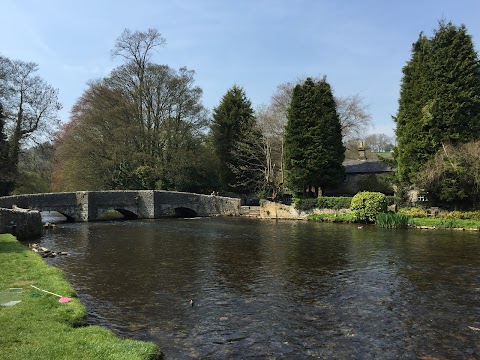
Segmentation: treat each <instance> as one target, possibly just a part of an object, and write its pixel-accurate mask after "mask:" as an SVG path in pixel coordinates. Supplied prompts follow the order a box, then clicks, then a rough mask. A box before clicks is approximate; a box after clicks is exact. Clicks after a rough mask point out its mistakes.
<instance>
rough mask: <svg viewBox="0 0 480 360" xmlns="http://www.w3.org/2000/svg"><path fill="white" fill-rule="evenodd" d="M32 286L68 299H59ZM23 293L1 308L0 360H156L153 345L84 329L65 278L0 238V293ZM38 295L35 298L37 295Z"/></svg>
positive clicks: (83, 312) (13, 241)
mask: <svg viewBox="0 0 480 360" xmlns="http://www.w3.org/2000/svg"><path fill="white" fill-rule="evenodd" d="M30 285H35V286H37V287H39V288H42V289H45V290H48V291H51V292H54V293H57V294H61V295H62V296H67V297H70V298H72V299H73V300H72V302H69V303H64V304H62V303H59V302H58V299H59V298H58V297H55V296H53V295H48V294H45V293H42V292H40V291H38V290H35V289H34V288H32V287H31V286H30ZM9 288H22V289H23V291H22V293H21V295H20V300H22V301H21V302H20V303H18V304H16V305H14V306H0V324H1V326H0V359H2V360H22V359H28V360H35V359H39V360H40V359H41V360H43V359H102V360H103V359H112V360H113V359H119V360H120V359H139V360H140V359H156V358H159V357H160V351H159V349H158V347H157V346H156V345H155V344H153V343H148V342H141V341H134V340H127V339H120V338H118V337H116V336H115V335H114V334H113V333H112V332H110V331H108V330H106V329H103V328H101V327H99V326H82V325H84V322H85V316H86V309H85V307H84V306H83V305H82V304H81V303H80V301H79V300H78V299H77V298H75V292H74V290H73V289H72V287H71V286H70V285H69V284H68V282H67V281H66V280H65V278H64V275H63V273H62V272H61V271H60V270H59V269H57V268H54V267H51V266H48V265H47V264H46V263H45V262H44V261H43V259H42V258H41V257H40V256H38V255H37V254H35V253H33V252H31V251H30V250H28V249H27V248H25V247H24V246H23V245H21V244H20V243H19V242H18V241H17V240H16V239H15V238H14V237H13V236H11V235H8V234H1V235H0V291H2V290H8V289H9ZM38 295H39V296H38Z"/></svg>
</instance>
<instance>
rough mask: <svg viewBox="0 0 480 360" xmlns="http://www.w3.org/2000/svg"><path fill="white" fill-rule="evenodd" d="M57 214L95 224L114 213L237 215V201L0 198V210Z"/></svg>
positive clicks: (85, 194)
mask: <svg viewBox="0 0 480 360" xmlns="http://www.w3.org/2000/svg"><path fill="white" fill-rule="evenodd" d="M14 206H18V207H20V208H24V209H33V210H38V211H57V212H59V213H61V214H63V215H64V216H66V217H67V220H68V221H94V220H96V219H98V218H99V216H100V215H102V214H103V213H104V212H105V211H107V210H111V209H115V210H117V211H119V212H120V213H121V214H122V215H124V217H125V218H126V219H137V218H138V219H156V218H160V217H166V216H175V215H176V216H183V217H193V216H214V215H239V214H240V199H235V198H229V197H223V196H211V195H202V194H194V193H185V192H175V191H161V190H138V191H77V192H64V193H48V194H31V195H14V196H5V197H0V208H12V207H14Z"/></svg>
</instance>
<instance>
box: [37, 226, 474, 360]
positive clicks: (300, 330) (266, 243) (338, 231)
mask: <svg viewBox="0 0 480 360" xmlns="http://www.w3.org/2000/svg"><path fill="white" fill-rule="evenodd" d="M41 242H42V244H43V245H44V246H45V247H47V248H49V249H50V250H54V251H67V252H68V253H69V255H68V256H65V257H58V258H54V259H49V260H48V262H49V263H50V264H52V265H54V266H57V267H59V268H61V269H63V270H64V271H65V273H66V275H67V277H68V279H69V281H70V282H71V284H72V285H73V287H74V288H75V289H76V291H77V292H78V295H79V297H80V299H81V300H82V302H83V303H84V304H85V305H86V307H87V309H88V316H89V323H90V324H99V325H101V326H104V327H106V328H109V329H111V330H113V331H114V332H115V333H117V334H118V335H120V336H123V337H128V338H133V339H140V340H148V341H154V342H156V343H157V344H158V345H159V346H160V347H161V349H162V351H163V352H164V353H165V355H166V358H167V359H190V358H209V359H225V358H242V359H243V358H262V359H263V358H272V359H275V358H278V359H305V358H321V359H326V358H327V359H328V358H330V359H374V358H376V359H399V358H401V359H417V358H422V357H425V358H447V359H470V358H471V359H476V358H480V234H479V233H477V232H474V233H470V232H459V231H441V230H435V231H422V230H413V229H409V230H387V229H381V228H377V227H374V226H364V227H363V228H358V227H357V226H355V225H343V224H342V225H338V224H323V223H316V222H303V221H278V222H276V221H268V220H257V219H246V218H198V219H162V220H137V221H122V222H118V221H117V222H95V223H83V224H61V225H60V226H59V227H58V228H56V229H51V230H49V231H48V232H47V233H46V234H45V235H44V236H43V237H42V239H41ZM190 299H192V300H193V306H191V305H190Z"/></svg>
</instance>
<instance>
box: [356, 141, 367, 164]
mask: <svg viewBox="0 0 480 360" xmlns="http://www.w3.org/2000/svg"><path fill="white" fill-rule="evenodd" d="M358 158H359V159H360V160H367V156H366V155H365V146H364V145H363V141H360V146H359V147H358Z"/></svg>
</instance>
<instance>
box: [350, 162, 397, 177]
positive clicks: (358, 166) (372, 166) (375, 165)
mask: <svg viewBox="0 0 480 360" xmlns="http://www.w3.org/2000/svg"><path fill="white" fill-rule="evenodd" d="M343 166H344V167H345V173H346V174H378V173H389V172H394V171H395V169H394V168H392V167H390V166H388V165H387V164H384V163H382V162H381V161H379V160H377V159H365V160H345V161H344V162H343Z"/></svg>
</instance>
